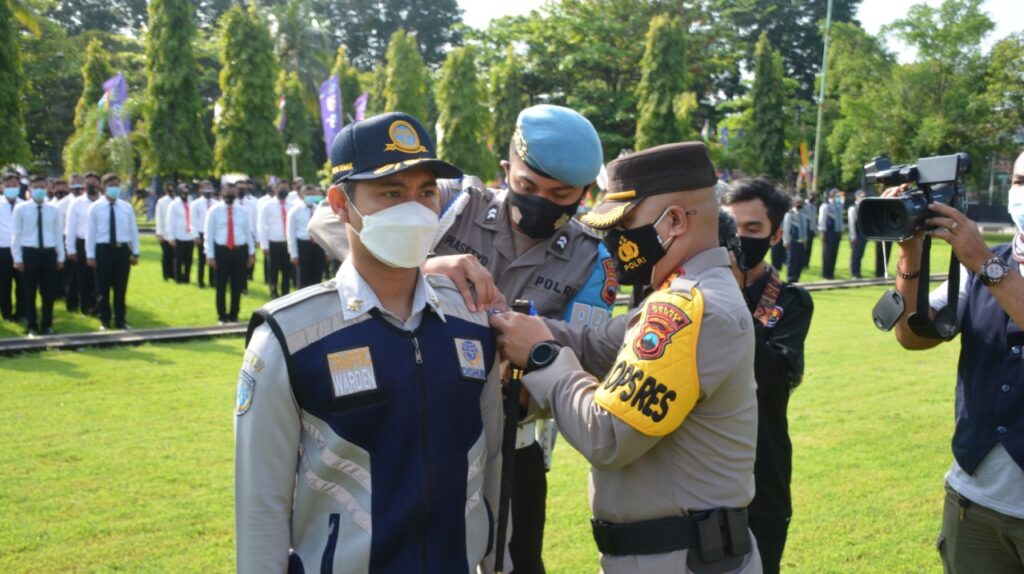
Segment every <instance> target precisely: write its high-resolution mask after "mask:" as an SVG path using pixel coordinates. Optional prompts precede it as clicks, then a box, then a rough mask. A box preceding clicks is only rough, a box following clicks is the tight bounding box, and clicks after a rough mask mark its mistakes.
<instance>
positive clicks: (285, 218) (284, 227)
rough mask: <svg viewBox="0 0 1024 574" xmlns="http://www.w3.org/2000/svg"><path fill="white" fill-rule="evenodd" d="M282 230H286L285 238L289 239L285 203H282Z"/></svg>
mask: <svg viewBox="0 0 1024 574" xmlns="http://www.w3.org/2000/svg"><path fill="white" fill-rule="evenodd" d="M281 229H283V230H284V237H285V239H288V212H287V211H286V210H285V208H284V202H283V201H282V202H281Z"/></svg>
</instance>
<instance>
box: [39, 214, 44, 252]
mask: <svg viewBox="0 0 1024 574" xmlns="http://www.w3.org/2000/svg"><path fill="white" fill-rule="evenodd" d="M39 248H40V249H42V248H43V204H42V203H40V204H39Z"/></svg>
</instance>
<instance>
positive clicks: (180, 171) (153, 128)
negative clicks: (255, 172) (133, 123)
mask: <svg viewBox="0 0 1024 574" xmlns="http://www.w3.org/2000/svg"><path fill="white" fill-rule="evenodd" d="M193 11H194V7H193V4H192V1H191V0H152V2H150V4H149V36H148V38H147V41H146V79H147V85H146V102H147V105H146V108H145V110H146V111H145V122H144V129H145V138H144V139H145V141H147V142H149V143H150V148H149V150H148V153H147V158H146V165H147V168H148V171H150V172H152V173H154V174H156V175H174V176H178V175H201V174H204V173H206V172H207V171H209V169H210V145H209V143H208V142H207V141H206V137H205V134H206V129H205V126H204V125H203V123H202V116H203V109H202V106H201V104H200V101H199V91H198V89H197V80H198V78H199V68H198V67H197V66H196V61H195V56H194V55H193V53H192V41H193V38H194V37H195V23H194V21H193V17H194V14H193Z"/></svg>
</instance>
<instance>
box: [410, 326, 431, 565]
mask: <svg viewBox="0 0 1024 574" xmlns="http://www.w3.org/2000/svg"><path fill="white" fill-rule="evenodd" d="M412 348H413V351H414V352H415V354H416V381H417V382H418V383H419V387H420V436H421V437H422V446H423V480H424V487H425V490H426V492H425V496H424V502H423V508H422V512H423V516H422V523H421V524H420V564H421V567H422V568H423V572H427V571H428V568H427V521H428V520H429V518H430V507H431V498H432V497H433V493H432V492H431V490H432V488H431V484H430V424H429V423H428V418H429V417H428V413H427V385H426V382H425V381H424V380H423V354H422V352H420V342H419V340H418V339H417V338H416V336H415V335H414V336H413V337H412Z"/></svg>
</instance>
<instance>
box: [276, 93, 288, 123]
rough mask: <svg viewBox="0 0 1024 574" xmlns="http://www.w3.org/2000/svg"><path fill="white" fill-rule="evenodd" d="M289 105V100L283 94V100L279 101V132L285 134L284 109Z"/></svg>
mask: <svg viewBox="0 0 1024 574" xmlns="http://www.w3.org/2000/svg"><path fill="white" fill-rule="evenodd" d="M287 104H288V98H286V97H285V95H284V94H281V98H280V99H279V100H277V122H276V123H277V131H279V132H281V133H284V121H285V116H284V107H285V106H286V105H287Z"/></svg>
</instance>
